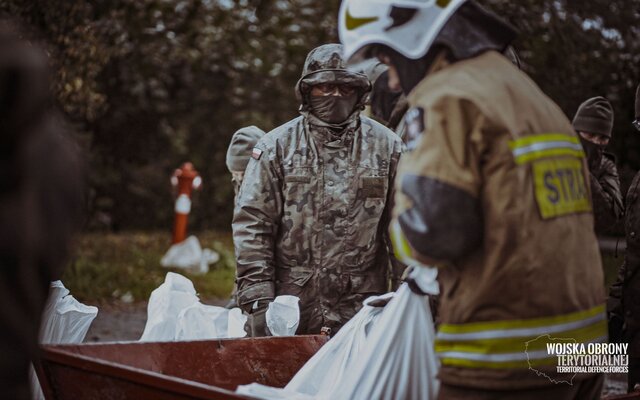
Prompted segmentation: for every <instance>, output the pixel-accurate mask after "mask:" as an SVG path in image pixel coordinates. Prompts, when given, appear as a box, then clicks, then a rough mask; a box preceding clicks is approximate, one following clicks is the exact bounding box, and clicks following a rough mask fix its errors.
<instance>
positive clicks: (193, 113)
mask: <svg viewBox="0 0 640 400" xmlns="http://www.w3.org/2000/svg"><path fill="white" fill-rule="evenodd" d="M339 3H340V2H339V1H312V0H113V1H108V2H107V1H89V0H68V1H64V2H51V1H46V0H31V1H28V2H25V1H23V0H3V1H2V2H0V12H4V13H7V14H9V15H11V16H14V17H17V18H19V19H21V20H22V21H24V22H25V23H27V24H29V25H31V26H34V27H35V28H36V29H38V30H39V31H40V33H41V36H42V38H43V40H44V41H45V43H46V46H47V48H48V49H49V53H50V54H51V57H52V64H53V66H54V84H53V88H54V90H55V93H56V95H57V98H58V101H59V103H60V106H61V108H62V109H63V110H64V111H65V112H66V114H67V115H68V116H69V117H70V119H71V121H72V122H73V123H74V125H75V126H76V127H77V130H78V131H79V137H80V139H81V142H82V143H83V145H84V146H85V148H86V150H87V152H86V153H87V155H88V159H89V163H90V166H91V170H90V171H91V173H90V185H91V196H90V209H91V219H90V220H91V226H92V227H99V226H106V227H108V228H114V229H117V228H128V229H130V228H137V229H139V228H160V227H165V228H166V227H168V226H170V224H171V219H172V215H173V206H172V196H171V188H170V185H169V176H170V175H171V173H172V171H173V169H174V168H176V167H178V166H179V165H180V164H181V163H182V162H183V161H187V160H189V161H192V162H193V163H194V165H195V166H196V168H197V169H198V170H199V171H200V173H201V175H202V177H203V179H204V186H203V190H202V192H200V193H199V194H198V195H197V196H196V198H195V202H194V208H193V215H192V222H191V224H192V225H191V226H193V227H199V228H212V227H224V228H225V229H226V228H228V226H229V222H230V217H231V211H232V203H233V191H232V188H231V184H230V182H229V181H230V176H229V174H228V172H227V171H226V167H225V164H224V159H225V152H226V148H227V145H228V143H229V139H230V137H231V135H232V134H233V132H234V131H235V130H236V129H238V128H240V127H242V126H246V125H250V124H255V125H257V126H259V127H261V128H263V129H265V130H267V131H268V130H270V129H272V128H274V127H276V126H278V125H280V124H282V123H284V122H286V121H287V120H288V119H290V118H292V117H293V116H295V115H296V110H297V107H298V102H297V100H296V99H295V96H294V93H293V87H294V85H295V82H296V81H297V79H298V77H299V74H300V70H301V67H302V64H303V62H304V58H305V56H306V54H307V52H308V51H309V50H310V49H312V48H313V47H315V46H317V45H320V44H323V43H327V42H334V41H336V40H337V36H336V23H337V11H338V7H339ZM481 3H484V4H486V5H487V6H489V7H490V8H492V9H493V10H494V11H496V12H497V13H498V14H500V15H502V16H504V17H505V18H507V19H508V20H509V21H511V22H512V23H513V24H514V25H515V26H516V27H517V28H518V29H519V30H520V33H521V35H520V38H519V40H518V42H517V43H516V45H517V47H518V50H519V51H520V55H521V56H522V59H523V61H524V63H525V70H526V72H527V73H528V74H529V75H530V76H531V77H532V78H533V79H534V80H535V81H536V82H537V83H538V84H539V85H540V86H541V87H542V89H543V90H544V91H545V92H546V93H547V94H548V95H549V96H550V97H551V98H553V99H554V100H555V101H556V102H557V103H558V104H559V105H560V106H561V107H562V109H563V110H564V111H565V113H567V115H569V116H570V117H572V116H573V113H574V112H575V110H576V109H577V107H578V105H579V104H580V103H581V102H582V101H584V100H585V99H587V98H589V97H592V96H596V95H604V96H606V97H607V98H609V99H610V100H611V101H612V103H613V106H614V109H615V111H616V123H615V138H614V140H613V142H612V144H611V146H610V148H611V149H612V150H613V151H614V152H615V153H616V154H617V155H618V157H619V162H620V163H621V164H629V165H630V167H631V168H633V169H638V168H640V152H638V151H636V149H637V148H638V147H639V146H640V135H636V134H634V132H633V130H632V128H631V125H630V121H631V120H632V119H633V117H634V113H633V100H634V91H635V86H636V85H637V83H638V82H640V67H639V66H640V52H639V51H638V50H639V49H640V40H639V39H640V38H639V31H640V28H639V27H640V23H639V22H640V16H639V14H638V13H639V12H640V11H639V10H640V8H638V7H637V1H636V0H592V1H588V2H584V1H581V2H576V1H568V0H523V1H518V2H514V1H506V0H484V1H481Z"/></svg>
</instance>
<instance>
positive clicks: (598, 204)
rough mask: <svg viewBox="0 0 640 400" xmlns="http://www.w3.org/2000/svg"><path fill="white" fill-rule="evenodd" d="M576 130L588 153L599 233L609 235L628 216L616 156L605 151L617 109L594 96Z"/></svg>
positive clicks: (577, 117)
mask: <svg viewBox="0 0 640 400" xmlns="http://www.w3.org/2000/svg"><path fill="white" fill-rule="evenodd" d="M573 128H574V129H575V130H576V131H577V132H578V134H579V136H580V142H581V143H582V147H584V150H585V153H586V154H587V161H588V165H589V175H590V182H591V197H592V200H593V215H594V217H595V229H596V233H597V234H605V233H606V232H607V230H608V229H610V228H611V227H613V226H614V225H615V224H616V223H617V222H618V221H619V220H620V219H621V218H622V215H623V213H624V205H623V203H622V193H621V192H620V178H619V177H618V170H617V168H616V163H615V156H614V155H613V154H610V153H606V152H605V151H604V149H605V148H606V147H607V144H609V140H610V139H611V130H612V128H613V108H612V107H611V104H610V103H609V101H608V100H607V99H605V98H604V97H593V98H591V99H589V100H587V101H585V102H584V103H582V104H581V105H580V107H579V108H578V111H577V112H576V115H575V117H574V118H573Z"/></svg>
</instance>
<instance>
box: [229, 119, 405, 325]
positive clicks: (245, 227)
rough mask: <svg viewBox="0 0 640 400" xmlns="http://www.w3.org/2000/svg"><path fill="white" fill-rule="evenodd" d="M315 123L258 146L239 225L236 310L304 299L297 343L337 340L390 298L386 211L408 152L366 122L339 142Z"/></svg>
mask: <svg viewBox="0 0 640 400" xmlns="http://www.w3.org/2000/svg"><path fill="white" fill-rule="evenodd" d="M314 120H315V119H314V118H313V117H312V116H309V115H308V114H307V113H303V116H302V117H298V118H296V119H294V120H292V121H290V122H288V123H287V124H285V125H283V126H281V127H279V128H276V129H275V130H273V131H272V132H270V133H268V134H267V135H265V136H264V137H263V138H262V139H261V140H260V141H259V142H258V144H257V146H256V149H255V150H254V154H253V158H252V159H251V160H250V162H249V165H248V166H247V169H246V173H245V178H244V182H243V184H242V187H241V189H240V193H239V196H238V202H237V205H236V209H235V212H234V218H233V238H234V243H235V249H236V256H237V264H238V276H237V282H238V304H239V305H240V306H241V307H243V308H244V309H245V310H246V309H248V308H249V307H250V306H251V304H253V303H254V302H255V301H257V300H271V299H273V298H274V297H275V296H277V295H282V294H290V295H295V296H298V297H300V310H301V313H300V314H301V321H300V325H299V328H298V333H299V334H300V333H319V331H320V329H321V328H322V327H324V326H327V327H330V328H332V330H334V332H335V330H337V329H339V328H340V327H341V326H342V325H343V324H344V323H346V322H347V321H348V320H349V319H350V318H351V317H352V316H353V315H354V314H355V313H356V312H357V311H358V310H359V308H360V306H361V302H362V300H363V299H365V298H366V297H368V296H369V295H373V294H379V293H383V292H385V291H386V290H387V288H388V283H387V282H388V277H389V275H388V270H389V246H388V243H389V241H388V240H387V227H388V220H389V218H388V216H387V211H388V210H389V209H390V207H391V206H390V203H389V199H390V198H391V197H392V194H391V189H392V187H393V184H392V182H393V179H394V176H395V172H396V166H397V163H398V159H399V157H400V153H401V146H402V144H401V142H400V140H399V138H398V137H397V136H396V135H394V134H393V132H391V131H390V130H388V129H387V128H385V127H384V126H382V125H380V124H378V123H377V122H375V121H373V120H371V119H369V118H366V117H356V118H353V119H352V122H351V124H350V125H349V127H347V129H346V130H345V131H344V132H343V134H342V136H340V137H336V136H334V135H333V134H332V132H331V130H330V129H328V128H322V127H319V126H317V125H310V121H314ZM315 122H318V121H315Z"/></svg>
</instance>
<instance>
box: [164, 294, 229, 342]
mask: <svg viewBox="0 0 640 400" xmlns="http://www.w3.org/2000/svg"><path fill="white" fill-rule="evenodd" d="M228 318H229V310H227V309H225V308H222V307H215V306H208V305H205V304H202V303H200V302H197V303H194V304H192V305H190V306H189V307H187V308H185V309H184V310H182V311H180V314H178V321H177V326H176V334H175V340H204V339H212V338H220V337H226V336H227V332H228V323H229V321H228Z"/></svg>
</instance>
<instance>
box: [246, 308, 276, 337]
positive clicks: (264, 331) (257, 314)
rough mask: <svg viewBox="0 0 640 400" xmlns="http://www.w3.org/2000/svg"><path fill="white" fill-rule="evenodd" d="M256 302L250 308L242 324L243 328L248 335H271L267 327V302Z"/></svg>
mask: <svg viewBox="0 0 640 400" xmlns="http://www.w3.org/2000/svg"><path fill="white" fill-rule="evenodd" d="M257 303H258V304H256V305H255V307H254V308H252V310H251V312H250V313H249V317H248V318H247V322H246V324H245V325H244V330H245V331H246V332H247V335H248V336H250V337H264V336H271V332H270V331H269V328H268V327H267V317H266V314H267V308H269V302H263V301H260V302H257Z"/></svg>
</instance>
